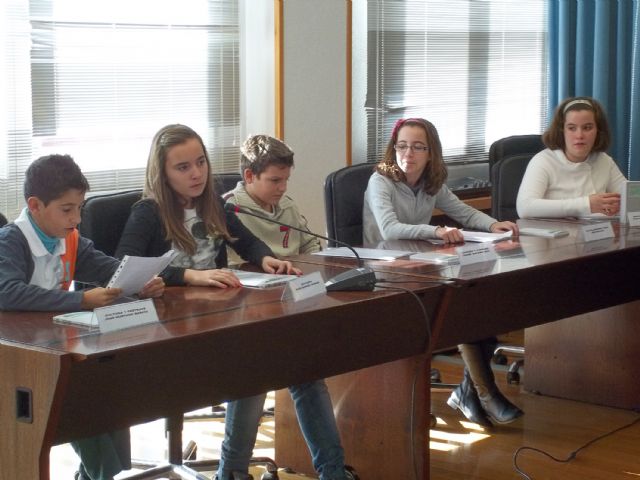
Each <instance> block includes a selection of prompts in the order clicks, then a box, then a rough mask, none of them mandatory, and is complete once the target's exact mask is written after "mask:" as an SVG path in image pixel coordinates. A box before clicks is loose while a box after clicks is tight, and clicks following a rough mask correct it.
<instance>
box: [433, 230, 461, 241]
mask: <svg viewBox="0 0 640 480" xmlns="http://www.w3.org/2000/svg"><path fill="white" fill-rule="evenodd" d="M436 237H438V238H441V239H442V240H443V241H444V243H462V242H464V238H463V237H462V232H461V231H460V230H458V229H457V228H450V227H438V228H436Z"/></svg>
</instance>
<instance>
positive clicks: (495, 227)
mask: <svg viewBox="0 0 640 480" xmlns="http://www.w3.org/2000/svg"><path fill="white" fill-rule="evenodd" d="M489 230H490V231H491V232H492V233H498V232H508V231H509V230H511V231H512V232H513V236H514V237H517V236H518V235H520V231H519V230H518V225H516V224H515V223H514V222H496V223H492V224H491V227H489Z"/></svg>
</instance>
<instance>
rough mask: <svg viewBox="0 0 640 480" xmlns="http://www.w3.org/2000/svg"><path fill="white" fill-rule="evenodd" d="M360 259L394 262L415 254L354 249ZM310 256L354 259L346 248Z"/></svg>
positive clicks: (328, 249)
mask: <svg viewBox="0 0 640 480" xmlns="http://www.w3.org/2000/svg"><path fill="white" fill-rule="evenodd" d="M354 250H355V251H356V252H358V255H360V258H362V259H366V260H395V259H396V258H400V257H406V256H408V255H411V254H412V253H416V252H407V251H405V250H384V249H380V248H354ZM312 255H320V256H321V257H346V258H356V257H355V255H354V254H353V252H352V251H351V249H349V248H347V247H338V248H327V249H326V250H322V251H320V252H314V253H312Z"/></svg>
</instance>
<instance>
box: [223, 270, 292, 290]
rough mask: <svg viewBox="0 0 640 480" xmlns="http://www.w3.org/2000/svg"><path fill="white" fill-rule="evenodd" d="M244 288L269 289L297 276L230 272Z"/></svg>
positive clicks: (242, 271)
mask: <svg viewBox="0 0 640 480" xmlns="http://www.w3.org/2000/svg"><path fill="white" fill-rule="evenodd" d="M232 272H233V273H234V274H235V275H236V277H238V280H240V283H241V284H242V286H244V287H254V288H271V287H279V286H281V285H285V284H287V283H289V282H290V281H291V280H295V279H296V278H298V276H297V275H280V274H273V273H262V272H245V271H244V270H232Z"/></svg>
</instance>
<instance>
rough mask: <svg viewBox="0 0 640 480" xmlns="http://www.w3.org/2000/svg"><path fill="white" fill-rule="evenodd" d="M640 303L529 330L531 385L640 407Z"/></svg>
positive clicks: (570, 396)
mask: <svg viewBox="0 0 640 480" xmlns="http://www.w3.org/2000/svg"><path fill="white" fill-rule="evenodd" d="M639 322H640V302H637V301H636V302H631V303H627V304H624V305H618V306H615V307H611V308H605V309H603V310H598V311H596V312H591V313H587V314H584V315H578V316H575V317H570V318H566V319H563V320H560V321H557V322H553V323H549V324H546V325H540V326H537V327H532V328H528V329H526V330H525V345H526V362H527V372H528V374H527V378H526V383H525V387H526V388H527V390H530V391H533V392H539V393H541V394H544V395H552V396H555V397H561V398H567V399H572V400H580V401H583V402H589V403H596V404H599V405H607V406H611V407H619V408H626V409H634V408H639V407H640V382H638V380H637V378H638V365H640V335H637V334H636V332H637V331H638V326H639Z"/></svg>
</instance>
